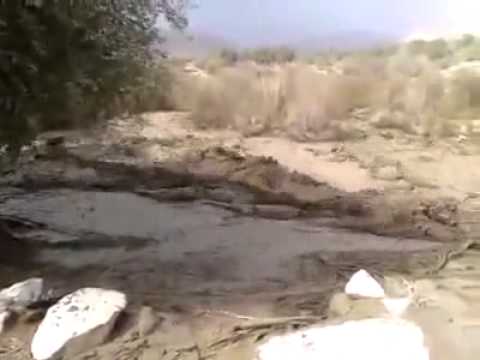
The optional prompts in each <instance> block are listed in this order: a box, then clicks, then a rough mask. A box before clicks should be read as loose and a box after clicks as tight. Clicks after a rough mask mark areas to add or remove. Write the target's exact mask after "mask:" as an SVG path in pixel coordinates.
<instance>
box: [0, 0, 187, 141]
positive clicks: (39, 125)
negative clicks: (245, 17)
mask: <svg viewBox="0 0 480 360" xmlns="http://www.w3.org/2000/svg"><path fill="white" fill-rule="evenodd" d="M178 4H180V5H179V6H178V7H176V6H175V1H173V2H165V1H160V0H158V1H157V0H155V1H149V0H148V1H147V0H142V1H135V0H123V1H121V0H114V1H112V0H97V1H94V2H93V1H92V2H84V1H79V0H78V1H75V0H74V1H56V0H45V1H43V2H38V1H31V2H23V1H18V0H4V1H2V2H0V118H1V119H2V123H1V124H0V144H8V145H9V146H10V147H11V148H18V147H19V146H20V145H21V144H22V143H24V142H25V141H28V140H29V139H30V138H31V137H33V136H34V135H35V134H36V133H38V132H40V131H45V130H52V129H64V128H69V127H75V126H88V125H89V124H90V123H91V122H95V121H98V120H99V119H101V118H103V117H107V116H113V115H115V114H117V113H120V112H124V111H132V110H134V109H136V108H139V109H141V108H151V106H153V104H148V106H147V104H143V105H142V104H140V106H139V104H138V103H136V105H135V106H133V105H132V109H130V108H128V106H129V105H128V101H126V100H125V99H127V98H132V97H138V98H140V97H143V96H140V94H147V93H150V90H152V89H151V87H149V86H150V83H151V82H152V76H151V73H152V68H153V69H155V71H156V72H155V77H154V78H155V80H154V81H155V82H156V83H157V85H158V88H159V89H163V91H165V90H166V89H165V86H168V79H169V77H168V76H167V75H166V73H165V72H164V71H160V70H159V69H158V68H157V65H156V63H155V61H154V59H155V57H157V58H158V55H157V54H155V53H153V51H152V50H151V49H152V46H151V45H152V44H153V43H154V42H156V41H157V40H158V39H159V38H158V33H157V26H156V25H157V17H158V15H160V14H162V13H163V14H165V15H166V16H167V18H168V20H169V21H170V22H172V23H173V24H174V25H176V26H178V27H183V26H185V25H186V22H185V21H186V20H185V18H184V17H183V16H182V11H183V5H182V4H183V2H182V1H179V2H178ZM163 79H165V83H163ZM159 82H162V84H158V83H159ZM145 83H147V84H148V85H147V87H146V88H144V84H145ZM157 93H158V90H157ZM163 101H164V100H159V104H160V103H161V102H163ZM114 104H115V105H114ZM121 104H123V105H124V106H126V107H127V108H122V106H120V105H121Z"/></svg>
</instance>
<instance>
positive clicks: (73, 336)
mask: <svg viewBox="0 0 480 360" xmlns="http://www.w3.org/2000/svg"><path fill="white" fill-rule="evenodd" d="M126 306H127V298H126V296H125V294H123V293H121V292H118V291H114V290H104V289H98V288H84V289H80V290H77V291H75V292H73V293H71V294H69V295H67V296H65V297H63V298H62V299H61V300H60V301H58V302H57V303H56V304H55V305H54V306H53V307H51V308H50V309H49V310H48V311H47V314H46V316H45V318H44V319H43V321H42V322H41V323H40V326H39V327H38V329H37V331H36V333H35V335H34V337H33V340H32V344H31V352H32V356H33V358H34V359H35V360H56V359H59V358H61V357H62V356H65V357H66V358H69V357H70V356H73V355H75V354H78V353H81V352H84V351H86V350H88V349H90V348H92V347H94V346H98V345H100V344H102V343H104V342H105V341H106V340H107V338H108V336H109V335H110V333H111V331H112V328H113V326H114V325H115V322H116V320H117V318H118V316H119V315H120V313H121V312H122V311H123V310H124V309H125V307H126Z"/></svg>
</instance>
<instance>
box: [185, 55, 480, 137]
mask: <svg viewBox="0 0 480 360" xmlns="http://www.w3.org/2000/svg"><path fill="white" fill-rule="evenodd" d="M333 67H335V69H333ZM337 69H339V70H337ZM184 89H186V90H184V91H182V96H183V98H182V100H181V103H182V104H184V106H185V108H186V109H188V110H191V113H192V120H193V121H194V123H195V124H196V125H198V126H199V127H202V128H235V129H238V130H242V131H244V132H245V133H247V134H251V133H255V134H258V133H262V132H272V131H282V132H285V133H287V134H290V135H292V136H294V137H295V138H296V139H301V138H303V139H326V138H328V139H331V138H335V137H337V138H343V137H345V136H346V135H345V134H346V133H349V129H352V128H354V127H355V126H357V125H358V122H356V121H353V120H352V116H351V113H352V111H353V110H355V109H358V108H368V109H370V113H373V114H375V113H376V114H377V116H375V117H374V119H373V125H374V126H376V127H378V128H395V129H399V130H402V131H404V132H407V133H416V134H419V133H423V134H425V133H428V134H430V135H438V136H445V135H448V134H451V133H452V131H451V129H450V128H451V121H450V120H451V119H454V118H457V117H463V118H465V116H466V114H467V115H468V116H470V117H472V116H474V114H478V113H479V110H480V74H478V73H474V72H472V71H470V72H458V74H457V73H456V74H455V75H454V76H453V75H452V76H451V77H450V78H447V77H445V70H443V71H442V69H441V66H440V65H439V64H438V63H436V62H434V61H432V60H430V59H429V58H428V57H426V56H423V55H421V56H412V55H411V54H409V53H407V52H405V50H404V49H400V50H399V52H398V53H396V54H394V55H393V56H390V57H389V58H387V59H379V58H378V57H368V56H362V57H354V56H349V57H344V58H343V60H341V61H339V62H337V63H335V64H332V65H331V66H330V67H328V65H327V66H326V67H324V68H322V69H319V68H318V66H315V65H308V64H305V63H303V64H302V63H292V64H282V65H275V66H271V65H270V66H267V65H260V64H257V63H253V62H250V63H248V62H239V63H237V64H236V65H235V66H231V67H223V68H221V69H220V70H219V71H218V72H217V73H215V74H214V75H211V76H207V77H204V78H196V79H195V80H192V79H190V80H188V81H186V86H185V87H184Z"/></svg>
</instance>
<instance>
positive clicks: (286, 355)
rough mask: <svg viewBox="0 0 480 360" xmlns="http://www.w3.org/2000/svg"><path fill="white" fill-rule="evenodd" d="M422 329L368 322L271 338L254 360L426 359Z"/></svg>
mask: <svg viewBox="0 0 480 360" xmlns="http://www.w3.org/2000/svg"><path fill="white" fill-rule="evenodd" d="M424 338H425V336H424V334H423V332H422V330H421V329H420V328H419V327H418V326H416V325H415V324H413V323H411V322H406V321H403V320H396V319H368V320H361V321H350V322H346V323H343V324H339V325H331V326H325V327H315V328H310V329H307V330H303V331H299V332H295V333H291V334H287V335H282V336H277V337H274V338H271V339H270V340H268V341H267V342H266V343H264V344H262V345H261V346H259V348H258V349H257V360H292V359H302V360H320V359H321V360H352V359H368V360H385V359H389V360H405V359H408V360H429V359H430V355H429V351H428V349H427V348H426V347H425V345H424V342H425V341H424Z"/></svg>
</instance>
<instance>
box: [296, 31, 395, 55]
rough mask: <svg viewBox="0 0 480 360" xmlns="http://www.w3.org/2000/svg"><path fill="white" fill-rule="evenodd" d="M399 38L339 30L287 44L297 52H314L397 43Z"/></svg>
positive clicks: (358, 48) (356, 48) (357, 48)
mask: <svg viewBox="0 0 480 360" xmlns="http://www.w3.org/2000/svg"><path fill="white" fill-rule="evenodd" d="M399 40H400V39H399V38H397V37H395V36H392V35H382V34H377V33H370V32H365V31H352V32H339V33H331V34H325V35H321V36H309V37H305V38H303V39H298V40H295V41H292V42H291V43H290V44H287V45H289V46H291V47H293V48H295V49H296V50H297V51H299V52H304V53H314V52H318V51H321V50H328V49H332V50H360V49H365V48H373V47H377V46H382V45H390V44H393V43H397V42H398V41H399Z"/></svg>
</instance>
